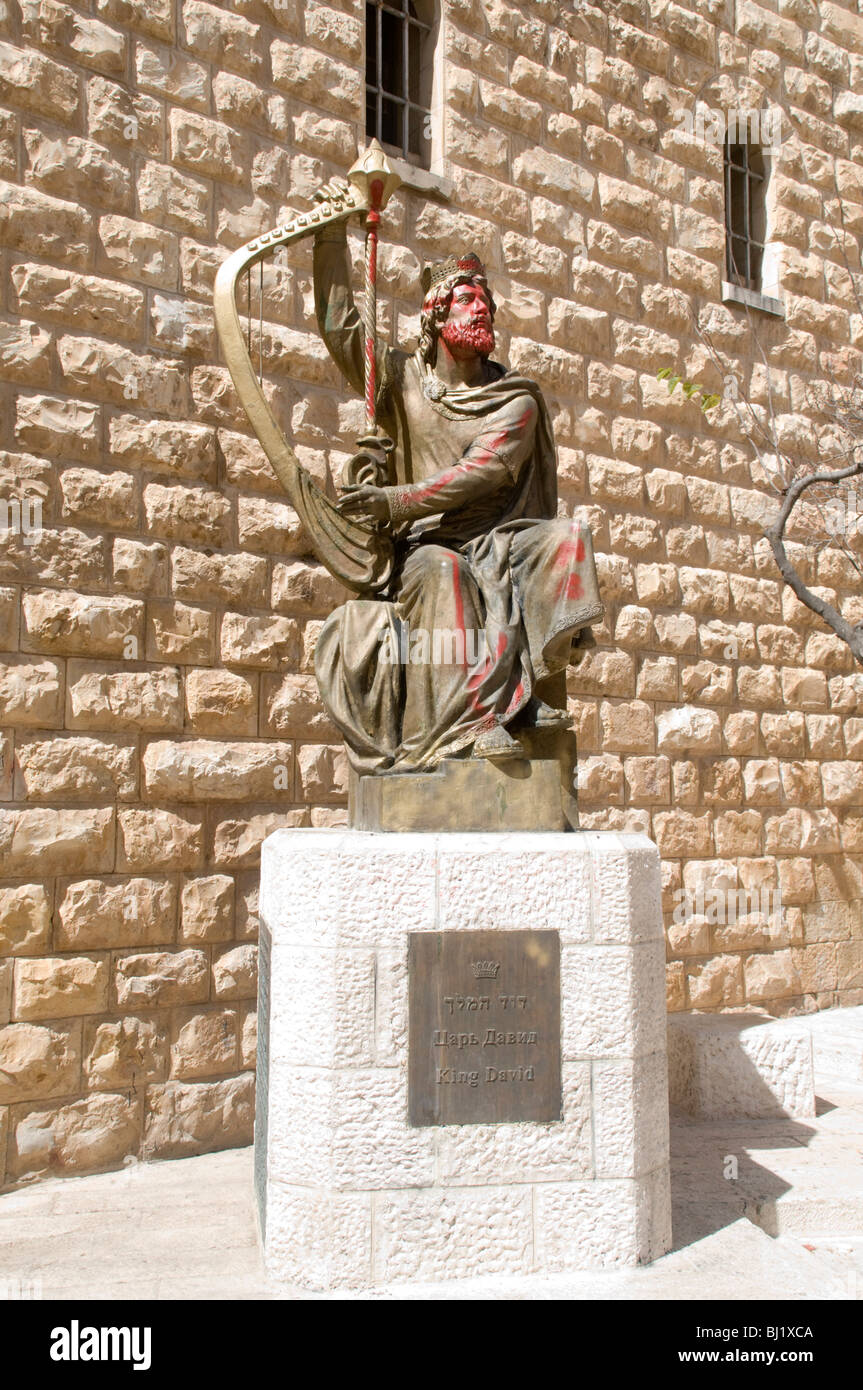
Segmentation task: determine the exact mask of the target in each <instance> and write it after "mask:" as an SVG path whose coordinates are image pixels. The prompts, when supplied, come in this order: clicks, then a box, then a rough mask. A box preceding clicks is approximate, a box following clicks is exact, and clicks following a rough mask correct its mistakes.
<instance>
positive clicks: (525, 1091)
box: [408, 931, 561, 1125]
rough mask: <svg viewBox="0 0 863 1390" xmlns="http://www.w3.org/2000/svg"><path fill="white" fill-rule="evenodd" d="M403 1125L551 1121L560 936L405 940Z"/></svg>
mask: <svg viewBox="0 0 863 1390" xmlns="http://www.w3.org/2000/svg"><path fill="white" fill-rule="evenodd" d="M408 978H409V981H410V984H409V1001H408V1010H409V1038H408V1049H409V1051H408V1111H409V1116H410V1122H411V1124H412V1125H475V1124H494V1123H502V1122H505V1121H511V1120H525V1121H538V1120H559V1119H560V1109H561V1096H560V935H559V933H558V932H556V931H503V932H501V931H495V932H492V931H464V932H463V931H451V932H411V933H410V935H409V944H408Z"/></svg>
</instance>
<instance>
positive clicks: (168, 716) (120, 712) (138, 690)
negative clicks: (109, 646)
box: [66, 660, 182, 733]
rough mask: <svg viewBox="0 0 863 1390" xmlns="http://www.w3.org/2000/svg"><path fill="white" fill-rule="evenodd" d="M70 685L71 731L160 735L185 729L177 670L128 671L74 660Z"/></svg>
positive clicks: (68, 678) (68, 714)
mask: <svg viewBox="0 0 863 1390" xmlns="http://www.w3.org/2000/svg"><path fill="white" fill-rule="evenodd" d="M66 679H67V691H68V706H67V710H68V713H67V725H68V727H69V728H73V729H128V730H135V731H144V732H150V733H155V732H161V731H166V730H178V729H180V728H181V726H182V704H181V691H180V679H179V673H178V671H177V669H176V667H170V666H163V667H157V668H155V669H154V668H152V667H151V668H150V669H149V670H148V671H124V670H122V669H118V668H117V667H116V666H110V665H103V664H102V663H99V662H93V661H84V660H70V661H69V662H68V663H67V677H66Z"/></svg>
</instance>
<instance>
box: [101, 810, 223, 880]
mask: <svg viewBox="0 0 863 1390" xmlns="http://www.w3.org/2000/svg"><path fill="white" fill-rule="evenodd" d="M117 821H118V830H119V836H118V848H117V867H118V869H120V870H121V871H126V872H132V873H134V872H135V871H136V870H144V871H146V870H149V869H151V868H152V866H153V865H154V864H158V866H159V868H160V869H197V868H198V867H199V866H200V865H202V864H203V859H204V836H203V825H204V818H203V815H202V814H201V813H200V812H197V811H193V810H189V811H185V812H179V811H169V810H166V809H165V808H163V807H153V808H152V809H150V808H140V809H138V808H133V807H129V808H128V809H124V810H122V811H120V813H119V815H118V817H117Z"/></svg>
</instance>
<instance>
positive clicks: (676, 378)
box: [668, 373, 681, 396]
mask: <svg viewBox="0 0 863 1390" xmlns="http://www.w3.org/2000/svg"><path fill="white" fill-rule="evenodd" d="M680 380H681V378H680V377H679V376H678V375H677V373H675V374H674V375H673V376H670V377H669V378H668V394H669V396H670V395H672V394H673V393H674V388H675V386H676V385H677V383H678V382H679V381H680Z"/></svg>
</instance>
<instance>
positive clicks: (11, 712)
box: [0, 656, 63, 729]
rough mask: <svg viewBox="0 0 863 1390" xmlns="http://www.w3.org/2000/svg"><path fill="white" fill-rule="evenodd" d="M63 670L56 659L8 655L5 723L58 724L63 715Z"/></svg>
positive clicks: (0, 697) (1, 689)
mask: <svg viewBox="0 0 863 1390" xmlns="http://www.w3.org/2000/svg"><path fill="white" fill-rule="evenodd" d="M62 695H63V671H62V667H61V666H60V665H59V664H58V662H56V661H50V660H48V659H47V658H46V659H44V660H41V661H40V660H39V659H38V657H26V656H25V657H17V656H12V657H7V658H6V659H5V660H4V661H2V662H0V720H2V722H3V724H5V725H7V726H9V725H18V726H19V727H20V726H24V727H27V726H31V727H32V726H34V725H35V726H36V727H41V728H48V729H51V728H57V727H58V726H59V725H60V724H62V720H63V715H62V707H63V700H62Z"/></svg>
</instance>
